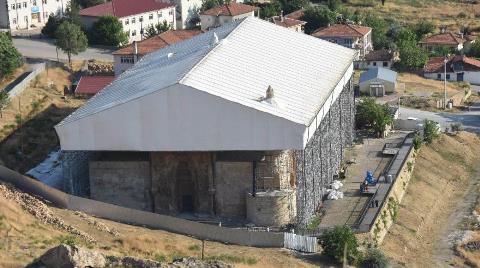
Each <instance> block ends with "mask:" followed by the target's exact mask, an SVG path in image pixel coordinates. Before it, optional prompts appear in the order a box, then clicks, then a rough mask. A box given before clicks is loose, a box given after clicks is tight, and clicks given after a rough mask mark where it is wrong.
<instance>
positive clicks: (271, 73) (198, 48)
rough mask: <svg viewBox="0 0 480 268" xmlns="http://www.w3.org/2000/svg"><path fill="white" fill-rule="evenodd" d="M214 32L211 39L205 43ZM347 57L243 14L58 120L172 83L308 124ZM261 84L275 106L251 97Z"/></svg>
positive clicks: (151, 59)
mask: <svg viewBox="0 0 480 268" xmlns="http://www.w3.org/2000/svg"><path fill="white" fill-rule="evenodd" d="M214 33H215V34H216V35H217V36H218V38H219V40H220V42H219V43H218V44H217V45H212V38H213V37H212V36H213V34H214ZM170 53H174V54H173V56H171V57H170V58H169V57H168V55H169V54H170ZM170 55H172V54H170ZM354 55H355V51H354V50H351V49H348V48H345V47H342V46H339V45H335V44H332V43H330V42H327V41H323V40H320V39H318V38H314V37H311V36H309V35H305V34H302V33H296V32H294V31H290V30H288V29H285V28H283V27H279V26H276V25H274V24H272V23H269V22H266V21H263V20H260V19H257V18H251V17H249V18H246V19H244V20H240V21H236V22H234V23H230V24H227V25H225V26H223V27H220V28H216V29H214V30H211V31H209V32H207V33H204V34H201V35H199V36H196V37H194V38H192V39H190V40H187V41H184V42H180V43H178V44H176V45H173V46H170V47H167V48H164V49H161V50H159V51H157V52H154V53H152V54H149V55H147V56H145V57H144V58H143V59H142V60H141V61H140V62H139V63H137V64H136V65H135V66H134V67H133V68H131V69H130V70H129V71H127V72H125V73H123V74H122V75H120V77H119V78H117V79H116V80H115V81H114V82H113V83H112V84H111V85H109V86H107V87H106V88H105V89H103V90H102V91H101V92H99V93H98V94H97V95H96V96H95V97H94V98H92V99H91V100H90V101H88V102H87V103H86V104H85V105H84V106H83V107H81V108H80V109H78V110H77V111H76V112H74V113H73V114H72V115H70V116H69V117H67V118H66V119H65V120H64V121H62V122H61V123H60V125H62V124H66V123H69V122H72V121H75V120H78V119H80V118H83V117H85V116H89V115H91V114H94V113H98V112H100V111H102V110H105V109H108V108H111V107H113V106H115V105H118V104H119V103H125V102H128V101H131V100H132V99H135V98H138V97H140V96H144V95H146V94H149V93H151V92H152V91H156V90H162V89H164V88H166V87H168V86H170V85H172V84H175V83H181V84H184V85H187V86H191V87H193V88H196V89H198V90H202V91H205V92H208V93H210V94H213V95H216V96H219V97H222V98H225V99H227V100H230V101H233V102H238V103H240V104H243V105H246V106H249V107H252V108H255V109H258V110H261V111H264V112H268V113H271V114H274V115H277V116H280V117H283V118H285V119H288V120H291V121H293V122H296V123H301V124H304V125H309V123H310V121H311V119H312V118H313V117H314V116H315V115H316V112H317V111H318V110H319V109H320V108H321V107H320V106H321V105H322V103H323V101H324V100H325V99H326V98H327V96H328V95H329V93H330V90H331V89H333V88H334V87H335V86H336V85H337V83H338V82H339V81H340V79H341V78H342V76H343V75H344V72H345V70H346V69H347V68H348V67H349V66H350V64H351V63H352V60H353V58H354ZM269 85H270V86H272V87H273V89H274V91H275V99H276V102H277V103H279V105H278V106H272V105H269V104H267V103H264V102H259V101H258V99H260V98H261V97H264V96H265V91H266V90H267V88H268V86H269Z"/></svg>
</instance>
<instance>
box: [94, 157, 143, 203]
mask: <svg viewBox="0 0 480 268" xmlns="http://www.w3.org/2000/svg"><path fill="white" fill-rule="evenodd" d="M149 183H150V163H149V162H147V161H92V162H90V196H91V198H92V199H95V200H98V201H102V202H106V203H111V204H115V205H119V206H124V207H128V208H133V209H140V210H149V208H150V200H149V197H148V194H147V193H148V185H149Z"/></svg>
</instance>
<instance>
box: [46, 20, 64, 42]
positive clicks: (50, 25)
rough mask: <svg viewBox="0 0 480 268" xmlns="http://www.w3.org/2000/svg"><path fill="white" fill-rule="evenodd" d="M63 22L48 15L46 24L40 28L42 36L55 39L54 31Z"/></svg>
mask: <svg viewBox="0 0 480 268" xmlns="http://www.w3.org/2000/svg"><path fill="white" fill-rule="evenodd" d="M64 20H65V19H64V18H63V17H60V16H54V15H50V16H49V17H48V21H47V23H46V24H45V26H43V28H42V34H43V35H46V36H48V37H50V38H55V31H56V30H57V28H58V26H59V25H60V24H62V22H63V21H64Z"/></svg>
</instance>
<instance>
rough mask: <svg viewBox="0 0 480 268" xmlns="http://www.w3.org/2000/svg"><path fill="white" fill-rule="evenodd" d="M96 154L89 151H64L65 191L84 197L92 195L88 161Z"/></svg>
mask: <svg viewBox="0 0 480 268" xmlns="http://www.w3.org/2000/svg"><path fill="white" fill-rule="evenodd" d="M94 155H95V153H93V152H88V151H62V158H63V159H62V171H63V181H64V186H63V190H64V191H65V192H67V193H69V194H73V195H76V196H82V197H88V196H89V195H90V182H89V172H88V162H89V161H90V159H91V158H92V157H94Z"/></svg>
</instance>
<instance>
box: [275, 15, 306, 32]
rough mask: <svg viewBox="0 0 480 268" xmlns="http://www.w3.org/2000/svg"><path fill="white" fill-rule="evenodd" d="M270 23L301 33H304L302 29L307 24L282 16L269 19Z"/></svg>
mask: <svg viewBox="0 0 480 268" xmlns="http://www.w3.org/2000/svg"><path fill="white" fill-rule="evenodd" d="M270 21H271V22H273V23H274V24H276V25H278V26H282V27H285V28H288V29H291V30H294V31H296V32H301V33H303V32H304V29H303V27H304V26H305V24H307V22H306V21H302V20H296V19H291V18H287V17H285V16H283V14H282V15H280V16H274V17H272V18H270Z"/></svg>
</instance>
